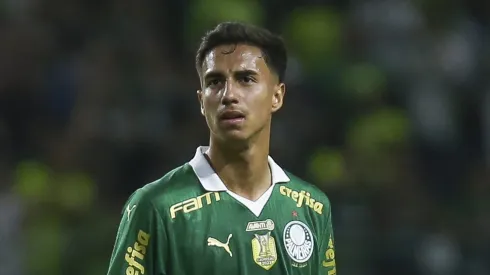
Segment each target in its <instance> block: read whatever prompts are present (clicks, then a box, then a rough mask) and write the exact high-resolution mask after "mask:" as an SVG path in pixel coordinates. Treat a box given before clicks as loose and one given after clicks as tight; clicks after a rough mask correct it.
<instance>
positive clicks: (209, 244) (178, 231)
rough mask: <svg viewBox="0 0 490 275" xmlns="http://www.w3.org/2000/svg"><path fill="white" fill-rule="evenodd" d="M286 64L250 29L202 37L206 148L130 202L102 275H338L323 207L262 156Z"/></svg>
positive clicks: (276, 43) (272, 39)
mask: <svg viewBox="0 0 490 275" xmlns="http://www.w3.org/2000/svg"><path fill="white" fill-rule="evenodd" d="M286 63H287V54H286V49H285V46H284V43H283V41H282V39H281V38H280V37H278V36H276V35H274V34H271V33H270V32H269V31H267V30H265V29H262V28H259V27H256V26H252V25H247V24H242V23H229V22H228V23H221V24H219V25H218V26H217V27H216V28H215V29H213V30H211V31H209V32H208V33H207V34H206V35H205V36H204V37H203V39H202V42H201V45H200V47H199V49H198V51H197V54H196V68H197V72H198V74H199V79H200V83H201V89H200V90H199V91H197V97H198V99H199V103H200V108H201V113H202V115H203V116H204V117H205V119H206V122H207V124H208V127H209V131H210V140H209V147H207V146H206V147H204V146H202V147H199V148H197V150H196V154H195V156H194V158H192V159H191V160H190V161H189V162H188V163H185V164H183V165H182V166H180V167H178V168H176V169H174V170H172V171H170V172H169V173H167V174H166V175H165V176H163V177H162V178H161V179H159V180H157V181H155V182H153V183H149V184H147V185H145V186H143V187H142V188H140V189H138V190H137V191H135V192H134V193H133V194H132V195H131V197H130V198H129V200H128V201H127V203H126V205H125V206H124V211H123V216H122V220H121V223H120V226H119V230H118V232H117V237H116V243H115V246H114V250H113V253H112V257H111V260H110V264H109V271H108V274H109V275H123V274H126V275H140V274H144V275H198V274H199V275H225V274H226V275H230V274H243V275H257V274H274V275H286V274H326V275H334V274H336V267H335V250H334V236H333V231H332V215H331V210H330V203H329V200H328V199H327V197H326V196H325V194H324V193H323V192H321V191H320V190H319V189H317V188H316V187H315V186H313V185H311V184H309V183H306V182H304V181H303V180H301V179H299V178H297V177H295V176H294V175H292V174H291V173H289V172H286V171H284V170H283V169H282V168H281V167H280V166H279V165H278V164H276V163H275V162H274V160H273V159H272V158H271V157H270V156H269V144H270V129H271V118H272V115H273V114H274V113H275V112H277V111H278V110H279V109H280V108H281V106H282V105H283V100H284V94H285V85H284V74H285V70H286Z"/></svg>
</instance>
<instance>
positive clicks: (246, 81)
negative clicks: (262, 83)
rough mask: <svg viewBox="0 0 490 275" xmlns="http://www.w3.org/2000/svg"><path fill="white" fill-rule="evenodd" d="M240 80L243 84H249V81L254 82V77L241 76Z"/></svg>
mask: <svg viewBox="0 0 490 275" xmlns="http://www.w3.org/2000/svg"><path fill="white" fill-rule="evenodd" d="M240 82H242V83H245V84H249V83H252V82H255V79H254V78H253V77H251V76H243V77H242V78H241V79H240Z"/></svg>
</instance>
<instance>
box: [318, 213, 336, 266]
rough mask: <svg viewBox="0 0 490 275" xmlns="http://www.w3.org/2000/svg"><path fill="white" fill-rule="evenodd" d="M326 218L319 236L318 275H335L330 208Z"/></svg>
mask: <svg viewBox="0 0 490 275" xmlns="http://www.w3.org/2000/svg"><path fill="white" fill-rule="evenodd" d="M327 215H328V216H327V217H326V220H327V221H326V223H325V227H324V228H323V234H322V236H321V243H320V257H321V262H320V265H321V266H320V270H321V272H320V274H325V275H336V274H337V269H336V265H335V244H334V235H333V226H332V208H331V207H329V211H328V214H327Z"/></svg>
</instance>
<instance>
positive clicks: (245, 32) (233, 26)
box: [196, 22, 288, 82]
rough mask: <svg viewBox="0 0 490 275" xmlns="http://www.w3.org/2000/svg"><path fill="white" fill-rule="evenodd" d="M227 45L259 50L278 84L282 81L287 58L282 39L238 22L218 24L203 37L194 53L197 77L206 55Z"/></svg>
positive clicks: (258, 28) (262, 29) (264, 30)
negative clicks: (239, 45) (247, 46)
mask: <svg viewBox="0 0 490 275" xmlns="http://www.w3.org/2000/svg"><path fill="white" fill-rule="evenodd" d="M227 44H247V45H251V46H255V47H257V48H259V49H260V50H261V51H262V55H263V57H264V61H265V63H266V64H267V66H269V69H270V70H271V71H273V72H275V73H276V74H277V76H278V77H279V81H280V82H282V81H283V80H284V75H285V73H286V66H287V59H288V57H287V51H286V46H285V45H284V41H283V40H282V38H281V37H280V36H278V35H276V34H273V33H271V32H270V31H268V30H266V29H264V28H261V27H257V26H254V25H250V24H245V23H239V22H224V23H220V24H218V25H217V26H216V27H215V28H214V29H212V30H210V31H208V32H207V33H206V34H205V35H204V37H203V38H202V40H201V44H200V45H199V49H198V50H197V53H196V70H197V72H198V74H199V75H201V70H202V66H203V62H204V58H205V57H206V55H207V54H208V53H209V52H210V51H212V50H213V49H214V48H216V47H218V46H221V45H227Z"/></svg>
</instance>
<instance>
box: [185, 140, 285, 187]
mask: <svg viewBox="0 0 490 275" xmlns="http://www.w3.org/2000/svg"><path fill="white" fill-rule="evenodd" d="M208 149H209V146H200V147H198V148H197V150H196V155H195V156H194V158H193V159H192V160H191V161H189V164H190V165H191V167H192V169H193V170H194V173H196V175H197V177H198V179H199V182H200V183H201V185H202V186H203V187H204V189H206V191H209V192H219V191H228V188H226V185H225V184H224V183H223V181H222V180H221V179H220V178H219V176H218V175H217V174H216V172H215V171H214V169H213V168H212V167H211V165H210V164H209V162H208V160H207V159H206V157H205V156H204V153H206V152H207V150H208ZM268 161H269V167H270V169H271V174H272V185H275V184H276V183H280V182H289V181H290V179H289V177H288V176H287V175H286V173H285V172H284V170H283V169H282V168H281V167H280V166H279V165H277V163H276V162H275V161H274V160H273V159H272V158H271V157H270V156H268Z"/></svg>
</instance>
